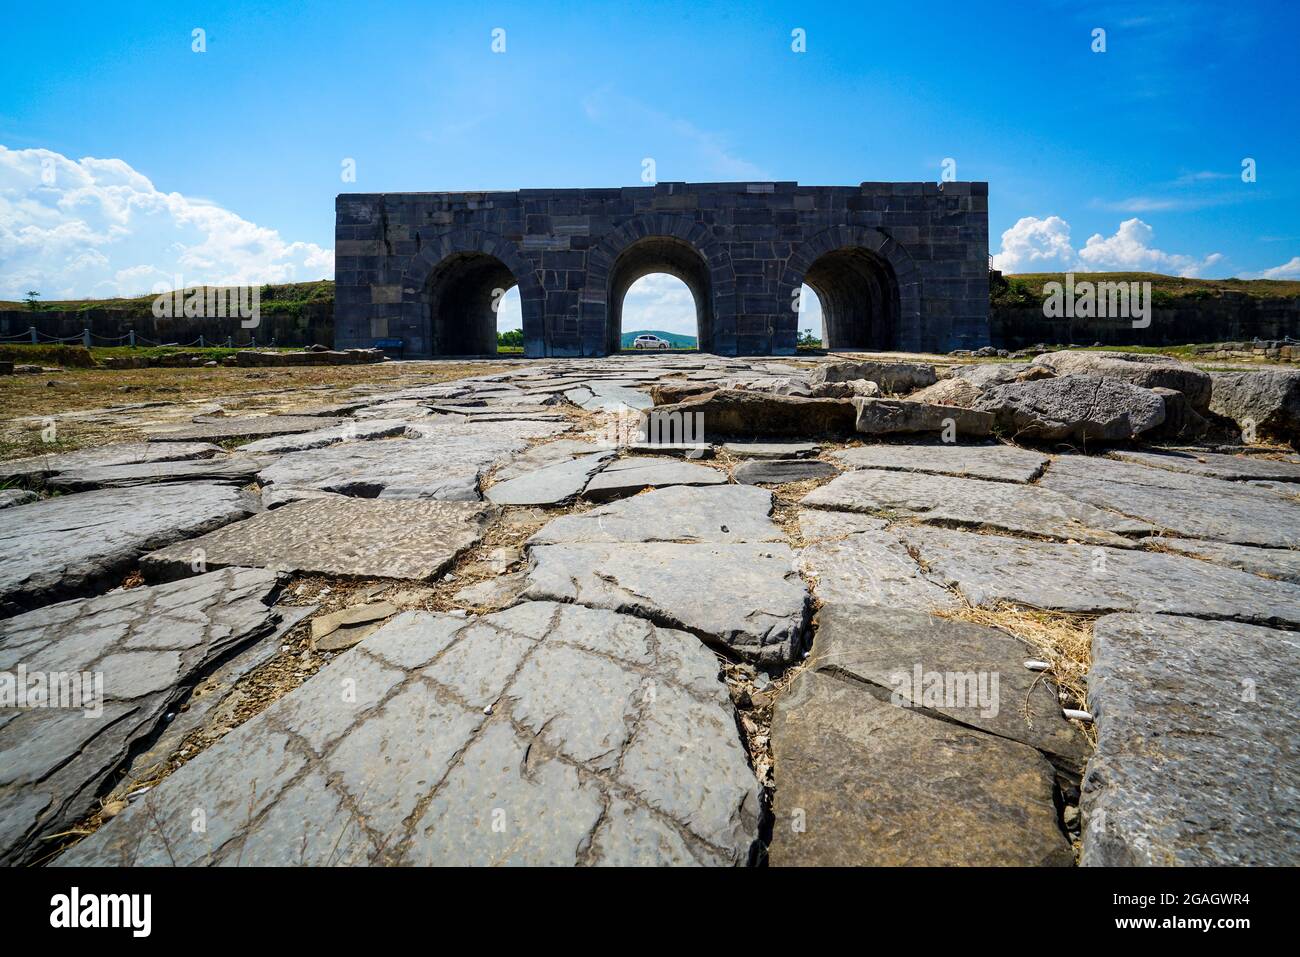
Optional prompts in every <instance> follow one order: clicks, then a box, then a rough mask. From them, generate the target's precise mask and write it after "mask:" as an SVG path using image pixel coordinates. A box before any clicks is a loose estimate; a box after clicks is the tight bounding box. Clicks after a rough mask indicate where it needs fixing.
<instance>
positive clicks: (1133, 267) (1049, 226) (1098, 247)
mask: <svg viewBox="0 0 1300 957" xmlns="http://www.w3.org/2000/svg"><path fill="white" fill-rule="evenodd" d="M1154 237H1155V230H1154V229H1152V228H1151V226H1149V225H1148V224H1147V223H1144V222H1143V221H1142V220H1140V219H1137V218H1136V217H1135V218H1133V219H1126V220H1124V222H1122V223H1120V224H1119V228H1118V229H1116V230H1115V233H1114V235H1112V236H1103V235H1102V234H1101V233H1094V234H1093V235H1091V236H1089V237H1088V241H1087V242H1086V243H1084V245H1083V248H1082V249H1080V250H1078V252H1077V253H1076V252H1075V250H1074V247H1073V246H1072V245H1071V242H1070V224H1069V223H1068V222H1066V221H1065V220H1064V219H1061V217H1059V216H1048V217H1047V218H1046V219H1038V218H1037V217H1035V216H1026V217H1024V218H1023V219H1021V220H1019V221H1018V222H1017V223H1016V224H1015V225H1014V226H1012V227H1011V228H1010V229H1008V230H1007V231H1006V232H1004V233H1003V234H1002V250H1001V251H1000V252H999V253H997V254H996V255H995V256H994V257H993V268H995V269H1000V270H1002V271H1003V272H1004V273H1021V272H1063V271H1074V272H1108V271H1113V272H1158V273H1167V274H1170V275H1176V276H1189V277H1190V276H1197V275H1199V274H1200V273H1201V272H1202V271H1204V270H1206V269H1208V268H1210V267H1211V266H1213V265H1215V264H1216V263H1218V262H1219V261H1220V260H1221V259H1223V256H1222V254H1220V253H1211V254H1210V255H1208V256H1206V257H1204V258H1203V259H1197V258H1196V257H1194V256H1186V255H1183V254H1181V253H1169V252H1165V251H1164V250H1162V249H1157V248H1156V247H1154V246H1152V245H1151V241H1152V240H1153V239H1154Z"/></svg>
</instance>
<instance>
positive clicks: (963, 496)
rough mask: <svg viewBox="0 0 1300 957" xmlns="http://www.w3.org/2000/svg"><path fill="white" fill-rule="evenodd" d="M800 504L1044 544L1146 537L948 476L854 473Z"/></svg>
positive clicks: (1084, 511) (1122, 525)
mask: <svg viewBox="0 0 1300 957" xmlns="http://www.w3.org/2000/svg"><path fill="white" fill-rule="evenodd" d="M802 504H804V505H808V506H813V507H815V508H829V509H837V510H840V511H850V512H873V513H880V514H884V515H891V516H907V517H911V518H916V519H918V520H919V521H922V522H926V523H931V524H953V525H969V526H973V527H982V528H991V529H999V530H1002V531H1010V532H1021V533H1026V534H1031V535H1042V536H1044V537H1048V538H1058V539H1074V540H1076V541H1086V542H1093V543H1097V544H1104V545H1113V546H1115V547H1117V548H1127V547H1131V543H1130V542H1129V541H1127V540H1126V539H1124V538H1122V537H1121V536H1120V535H1119V534H1118V533H1120V532H1129V533H1136V532H1143V531H1149V527H1148V526H1146V525H1145V524H1144V523H1141V522H1134V521H1133V520H1131V519H1127V518H1124V517H1122V516H1118V515H1115V514H1113V513H1111V512H1105V511H1102V510H1101V509H1099V508H1096V507H1094V506H1092V505H1088V504H1085V503H1083V502H1079V501H1076V500H1074V499H1072V498H1070V497H1069V496H1067V495H1063V494H1061V493H1060V492H1053V491H1051V490H1049V489H1044V488H1039V487H1038V486H1036V485H1017V484H1014V483H1011V482H985V481H981V480H980V479H965V478H956V477H954V476H950V475H929V474H911V475H909V474H907V473H904V472H889V471H884V470H881V469H858V470H856V471H853V472H847V473H845V474H844V475H841V476H840V477H839V478H837V479H835V480H834V481H832V482H830V483H829V484H827V485H823V486H821V487H820V488H817V489H814V490H813V491H812V492H809V493H808V494H807V495H805V496H804V497H803V500H802Z"/></svg>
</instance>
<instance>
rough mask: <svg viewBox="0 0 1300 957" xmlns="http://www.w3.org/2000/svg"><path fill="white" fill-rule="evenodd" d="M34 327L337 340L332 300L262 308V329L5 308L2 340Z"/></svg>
mask: <svg viewBox="0 0 1300 957" xmlns="http://www.w3.org/2000/svg"><path fill="white" fill-rule="evenodd" d="M32 326H35V327H36V330H37V332H38V333H40V335H41V337H42V340H41V341H43V342H44V341H47V340H48V339H49V338H53V337H58V338H64V339H66V338H70V337H72V336H80V335H81V334H82V330H83V329H85V328H86V327H89V328H90V331H91V333H92V335H93V336H94V337H96V338H94V339H93V340H92V341H93V343H94V345H97V346H98V345H108V344H110V343H109V342H107V341H106V340H110V339H118V338H120V337H122V336H125V335H126V334H127V332H128V331H130V330H131V329H134V330H135V333H136V335H137V336H139V337H142V338H143V339H148V340H149V341H150V342H151V343H152V342H176V343H183V344H186V345H189V344H191V343H193V342H196V341H197V340H198V338H199V336H200V335H202V336H203V338H204V340H205V341H206V342H207V343H209V344H212V345H218V344H220V343H223V342H225V341H226V337H227V336H234V337H235V342H236V344H239V345H244V344H247V343H248V342H249V340H250V339H251V338H255V339H256V341H257V342H259V343H262V344H266V343H269V342H271V341H272V340H274V341H275V344H276V345H278V346H310V345H316V344H319V345H324V346H327V345H329V344H330V343H331V342H333V341H334V304H333V303H332V302H331V301H329V300H328V299H323V300H320V301H317V302H309V303H304V304H303V305H301V306H299V307H298V313H297V314H296V315H291V314H289V313H282V312H271V311H268V310H266V309H263V310H262V314H261V318H260V320H259V322H258V325H257V328H255V329H245V328H243V327H242V326H241V325H240V320H238V319H229V318H226V319H217V318H212V319H203V318H187V317H184V316H180V317H177V318H174V319H155V318H154V316H153V314H152V313H151V312H145V313H143V314H137V313H134V312H129V311H126V310H121V309H74V310H63V311H60V310H49V311H41V312H29V311H27V310H25V309H0V339H5V340H10V339H12V337H14V336H21V335H25V334H26V333H27V330H28V329H29V328H30V327H32Z"/></svg>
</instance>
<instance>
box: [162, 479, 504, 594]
mask: <svg viewBox="0 0 1300 957" xmlns="http://www.w3.org/2000/svg"><path fill="white" fill-rule="evenodd" d="M490 514H491V510H490V509H489V508H488V507H487V506H484V505H475V504H470V503H467V502H434V501H420V502H386V501H379V500H376V499H357V498H325V499H312V500H307V501H302V502H293V503H291V504H289V505H285V506H284V507H282V508H277V509H276V510H275V511H272V512H263V513H261V514H259V515H255V516H253V517H252V518H250V519H248V520H247V521H243V522H238V523H236V524H234V525H227V526H226V527H224V528H219V529H217V530H216V531H215V532H210V533H209V534H207V535H204V536H201V537H200V538H195V539H191V540H190V541H186V542H180V543H178V544H176V545H172V546H169V547H168V548H163V549H160V550H158V551H156V552H151V553H150V554H148V555H146V556H144V558H142V559H141V561H140V569H141V571H142V572H143V573H144V574H145V575H146V576H150V577H156V578H173V577H176V576H177V575H184V574H188V573H189V572H190V571H191V569H192V567H193V565H194V563H195V561H196V560H198V561H202V562H204V563H205V564H206V567H208V568H221V567H223V566H227V565H244V566H248V567H253V568H275V569H279V570H281V571H288V572H309V573H316V574H322V575H356V576H363V577H373V578H408V579H416V580H419V581H425V580H428V579H430V578H433V577H435V576H437V575H439V574H440V573H441V572H442V571H444V570H445V569H446V568H447V566H448V565H450V564H451V563H452V562H453V561H455V559H456V557H457V556H458V555H459V554H460V553H461V552H463V551H464V550H465V549H467V548H470V547H471V546H473V545H475V544H476V543H478V542H479V541H480V540H481V539H482V537H483V533H484V531H485V530H486V527H487V524H488V521H489V518H490Z"/></svg>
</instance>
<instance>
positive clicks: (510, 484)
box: [485, 449, 614, 505]
mask: <svg viewBox="0 0 1300 957" xmlns="http://www.w3.org/2000/svg"><path fill="white" fill-rule="evenodd" d="M613 455H614V450H613V449H609V450H607V451H603V452H593V453H592V454H591V455H581V456H578V457H577V458H573V459H568V460H567V461H563V462H554V463H552V464H550V465H543V466H541V467H540V468H537V469H534V470H533V471H531V472H527V473H525V474H523V475H520V476H518V477H516V478H512V479H507V480H505V481H504V482H497V483H496V484H495V485H493V486H492V487H491V488H489V489H488V490H487V492H486V493H485V497H486V498H487V499H488V500H489V501H490V502H492V503H494V504H496V505H557V504H559V503H561V502H565V501H568V500H569V499H572V498H574V497H576V496H577V495H578V494H579V493H581V492H582V490H583V489H584V488H586V486H587V481H588V479H590V478H591V476H592V475H594V474H595V473H596V472H598V471H600V468H601V466H602V465H604V463H605V462H606V461H608V460H609V459H610V458H612V457H613Z"/></svg>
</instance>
